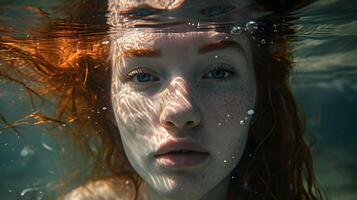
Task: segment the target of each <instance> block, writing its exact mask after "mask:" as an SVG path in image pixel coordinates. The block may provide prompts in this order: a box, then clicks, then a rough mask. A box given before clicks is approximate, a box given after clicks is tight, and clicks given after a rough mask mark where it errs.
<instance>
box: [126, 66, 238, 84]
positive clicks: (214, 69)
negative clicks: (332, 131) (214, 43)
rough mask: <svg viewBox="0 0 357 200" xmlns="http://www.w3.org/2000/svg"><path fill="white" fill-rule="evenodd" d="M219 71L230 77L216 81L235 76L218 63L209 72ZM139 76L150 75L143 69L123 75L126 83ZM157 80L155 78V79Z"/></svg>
mask: <svg viewBox="0 0 357 200" xmlns="http://www.w3.org/2000/svg"><path fill="white" fill-rule="evenodd" d="M219 70H222V71H225V72H228V73H229V74H230V75H228V77H225V78H223V79H216V80H217V81H220V82H221V81H222V82H224V81H227V80H228V79H229V77H231V76H234V75H235V72H234V70H233V67H232V66H230V65H227V64H224V63H219V64H218V66H215V67H214V68H213V69H212V70H211V71H209V72H213V71H219ZM140 74H150V73H146V72H145V70H144V68H140V67H139V68H136V69H134V70H133V71H131V72H130V73H129V74H126V75H124V81H125V82H127V81H133V78H134V77H135V76H136V75H140ZM156 79H157V78H156Z"/></svg>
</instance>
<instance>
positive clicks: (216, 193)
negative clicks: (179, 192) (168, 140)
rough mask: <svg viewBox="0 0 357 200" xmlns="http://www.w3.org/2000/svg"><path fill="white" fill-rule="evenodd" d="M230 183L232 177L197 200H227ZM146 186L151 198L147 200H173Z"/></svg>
mask: <svg viewBox="0 0 357 200" xmlns="http://www.w3.org/2000/svg"><path fill="white" fill-rule="evenodd" d="M230 181H231V179H230V176H227V177H226V178H224V179H223V180H222V181H221V182H220V183H219V184H218V185H216V186H215V187H214V188H213V189H211V190H210V191H208V192H207V193H205V194H204V195H203V196H202V197H201V198H199V199H197V200H217V199H222V200H225V199H227V195H228V189H229V185H230ZM144 184H145V187H146V189H147V191H148V194H149V198H148V199H147V200H172V199H169V198H165V197H163V196H162V195H161V194H159V193H158V192H157V191H156V190H154V189H153V188H152V187H150V186H147V184H146V183H144Z"/></svg>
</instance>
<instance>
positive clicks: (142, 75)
mask: <svg viewBox="0 0 357 200" xmlns="http://www.w3.org/2000/svg"><path fill="white" fill-rule="evenodd" d="M125 80H126V81H135V82H139V83H144V82H148V81H158V80H159V79H158V78H157V77H155V76H153V75H151V74H150V73H146V72H144V71H143V69H141V68H138V69H135V70H134V71H132V72H130V74H128V75H126V76H125Z"/></svg>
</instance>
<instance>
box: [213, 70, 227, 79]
mask: <svg viewBox="0 0 357 200" xmlns="http://www.w3.org/2000/svg"><path fill="white" fill-rule="evenodd" d="M213 75H214V77H216V78H223V76H222V75H224V72H223V71H219V70H216V71H214V73H213Z"/></svg>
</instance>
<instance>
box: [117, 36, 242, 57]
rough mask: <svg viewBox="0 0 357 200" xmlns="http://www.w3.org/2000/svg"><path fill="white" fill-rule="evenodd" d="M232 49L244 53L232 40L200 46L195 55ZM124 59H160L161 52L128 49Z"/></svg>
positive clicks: (151, 49)
mask: <svg viewBox="0 0 357 200" xmlns="http://www.w3.org/2000/svg"><path fill="white" fill-rule="evenodd" d="M227 48H233V49H236V50H238V51H239V52H244V49H243V48H242V46H241V45H240V44H239V43H237V42H236V41H232V40H219V41H217V42H213V43H209V44H206V45H203V46H201V47H200V48H199V49H198V51H197V53H199V54H205V53H209V52H212V51H217V50H222V49H227ZM122 55H123V57H124V58H129V57H161V51H159V50H156V49H153V48H141V49H130V50H127V51H124V52H123V54H122Z"/></svg>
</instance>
